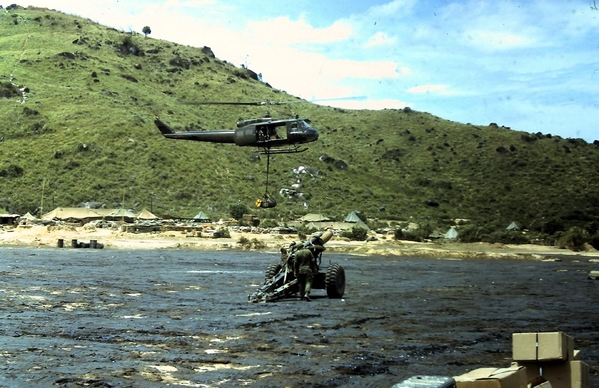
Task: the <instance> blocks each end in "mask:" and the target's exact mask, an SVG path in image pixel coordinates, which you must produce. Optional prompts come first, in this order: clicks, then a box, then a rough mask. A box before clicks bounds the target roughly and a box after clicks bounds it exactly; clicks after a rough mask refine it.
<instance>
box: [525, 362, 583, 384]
mask: <svg viewBox="0 0 599 388" xmlns="http://www.w3.org/2000/svg"><path fill="white" fill-rule="evenodd" d="M517 365H518V366H521V367H525V368H526V378H527V380H528V381H532V380H533V379H534V378H535V377H537V376H543V377H544V378H545V379H546V380H547V381H549V382H550V383H551V387H552V388H588V387H589V366H588V365H587V364H585V363H584V362H582V361H580V360H574V361H567V362H559V363H556V362H543V363H539V362H520V361H519V362H518V363H517Z"/></svg>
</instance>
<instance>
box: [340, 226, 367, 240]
mask: <svg viewBox="0 0 599 388" xmlns="http://www.w3.org/2000/svg"><path fill="white" fill-rule="evenodd" d="M341 237H347V238H349V239H350V240H352V241H365V240H366V237H368V231H367V230H366V229H364V228H351V229H347V230H344V231H343V232H341Z"/></svg>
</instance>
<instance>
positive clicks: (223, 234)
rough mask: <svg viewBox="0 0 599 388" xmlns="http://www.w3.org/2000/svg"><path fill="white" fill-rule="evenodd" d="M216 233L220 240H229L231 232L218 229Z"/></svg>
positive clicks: (227, 229)
mask: <svg viewBox="0 0 599 388" xmlns="http://www.w3.org/2000/svg"><path fill="white" fill-rule="evenodd" d="M216 233H218V235H219V236H220V237H222V238H231V232H229V228H218V229H217V230H216Z"/></svg>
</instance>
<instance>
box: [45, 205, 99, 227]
mask: <svg viewBox="0 0 599 388" xmlns="http://www.w3.org/2000/svg"><path fill="white" fill-rule="evenodd" d="M101 219H102V215H101V214H99V213H98V212H96V211H94V210H92V209H88V208H84V207H57V208H56V209H54V210H52V211H51V212H49V213H46V214H44V215H43V216H42V220H47V221H50V220H61V221H74V222H82V223H87V222H90V221H93V220H101Z"/></svg>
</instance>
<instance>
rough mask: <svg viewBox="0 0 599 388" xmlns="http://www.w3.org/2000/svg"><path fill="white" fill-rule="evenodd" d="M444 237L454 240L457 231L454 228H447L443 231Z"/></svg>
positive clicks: (456, 236)
mask: <svg viewBox="0 0 599 388" xmlns="http://www.w3.org/2000/svg"><path fill="white" fill-rule="evenodd" d="M444 237H445V238H446V239H448V240H455V239H456V238H458V231H457V230H455V228H453V227H452V228H449V230H448V231H447V232H446V233H445V236H444Z"/></svg>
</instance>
